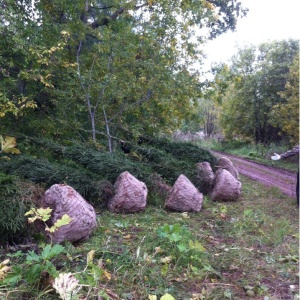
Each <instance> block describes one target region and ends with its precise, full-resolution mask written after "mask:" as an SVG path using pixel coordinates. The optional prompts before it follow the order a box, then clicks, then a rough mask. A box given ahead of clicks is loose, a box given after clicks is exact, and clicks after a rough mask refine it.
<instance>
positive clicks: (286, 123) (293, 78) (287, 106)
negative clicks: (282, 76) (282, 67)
mask: <svg viewBox="0 0 300 300" xmlns="http://www.w3.org/2000/svg"><path fill="white" fill-rule="evenodd" d="M278 94H279V96H280V97H281V98H282V103H281V104H276V105H274V106H273V109H272V124H273V125H274V126H278V127H279V128H281V130H280V132H279V134H280V135H282V136H287V137H288V138H289V142H290V143H291V144H292V145H296V144H298V143H299V55H296V56H295V58H294V60H293V64H292V65H291V67H290V70H289V74H288V81H287V83H286V85H285V90H284V91H282V92H279V93H278Z"/></svg>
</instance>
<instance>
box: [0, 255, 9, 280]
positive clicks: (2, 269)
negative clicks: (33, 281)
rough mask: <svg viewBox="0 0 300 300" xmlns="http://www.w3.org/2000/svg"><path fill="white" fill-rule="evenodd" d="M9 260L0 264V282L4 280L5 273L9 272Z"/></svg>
mask: <svg viewBox="0 0 300 300" xmlns="http://www.w3.org/2000/svg"><path fill="white" fill-rule="evenodd" d="M8 263H9V259H6V260H4V261H3V262H1V263H0V280H2V279H4V278H5V276H6V275H7V272H8V271H9V270H10V267H8V266H7V264H8Z"/></svg>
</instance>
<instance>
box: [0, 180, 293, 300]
mask: <svg viewBox="0 0 300 300" xmlns="http://www.w3.org/2000/svg"><path fill="white" fill-rule="evenodd" d="M242 184H243V192H242V196H241V198H240V200H239V201H237V202H226V203H213V202H212V201H210V200H209V199H208V198H205V200H204V203H203V208H202V210H201V211H200V212H199V213H189V214H182V213H171V212H167V211H165V210H164V209H163V208H162V207H158V206H148V207H147V209H146V211H145V212H143V213H140V214H129V215H122V214H120V215H119V214H113V213H110V212H108V211H107V210H103V211H101V212H100V213H99V215H98V225H99V226H98V228H97V230H96V231H95V232H94V233H93V235H92V236H91V238H90V239H89V240H88V241H86V242H82V243H79V244H77V245H75V246H73V245H70V244H67V245H66V249H67V254H66V255H64V256H62V257H57V258H56V260H55V264H56V266H57V269H58V270H59V272H61V273H63V272H72V273H75V272H79V273H78V274H77V277H78V278H80V280H82V281H83V282H88V283H89V284H90V285H92V282H93V280H92V279H91V276H92V275H91V274H94V275H95V273H93V272H92V271H91V270H92V269H91V266H89V267H87V262H86V260H87V254H88V253H89V251H91V250H94V251H95V253H94V257H93V263H94V265H97V266H98V267H99V269H100V270H101V272H102V273H101V274H100V275H99V276H98V281H97V287H98V289H99V290H106V293H107V294H109V293H110V294H111V295H112V294H114V295H118V296H119V297H120V298H122V299H133V300H142V299H149V298H148V297H149V296H148V295H157V298H158V299H159V298H160V296H162V295H164V294H166V293H169V294H171V295H172V296H173V297H174V298H175V299H177V300H185V299H195V300H196V299H205V300H208V299H211V300H213V299H215V300H216V299H220V300H221V299H222V300H223V299H236V300H240V299H257V300H258V299H269V300H280V299H282V300H283V299H298V298H297V295H296V291H297V288H296V290H292V289H291V286H292V287H293V286H295V285H298V281H299V277H298V274H299V273H298V272H299V266H298V263H299V256H298V251H299V225H298V221H299V218H298V217H299V215H298V212H299V210H298V207H297V206H296V200H295V199H292V198H289V197H287V196H284V195H283V194H281V193H280V192H279V191H278V190H276V189H268V188H266V187H264V186H262V185H260V184H259V183H257V182H253V181H250V180H248V179H246V178H244V177H242ZM8 254H9V249H8V250H5V251H4V249H1V257H0V259H1V261H2V260H4V259H5V258H7V255H8ZM10 259H11V264H12V265H14V264H22V259H23V258H22V256H21V257H10ZM94 265H93V266H94ZM25 267H26V266H25ZM85 269H86V271H85V272H83V271H84V270H85ZM93 270H94V269H93ZM0 274H1V273H0ZM89 276H90V277H89ZM93 278H95V276H94V277H93ZM93 284H94V286H95V284H96V283H95V282H93ZM7 289H8V290H11V289H14V291H15V292H13V293H11V294H10V297H8V299H25V295H26V296H27V298H26V299H39V297H40V296H42V298H43V299H58V297H57V295H55V294H51V293H46V294H45V293H44V292H45V291H44V292H42V291H38V290H31V291H30V288H29V286H28V285H26V284H25V282H21V283H20V284H19V285H18V286H15V287H1V286H0V299H5V296H7ZM21 290H22V291H21ZM24 291H26V292H24ZM88 291H90V293H89V297H88V299H97V298H96V297H92V293H91V289H89V288H88V287H87V288H84V289H82V290H81V292H80V293H82V296H87V293H88ZM109 291H110V292H109ZM1 292H2V296H1ZM43 293H44V294H43ZM1 297H2V298H1ZM73 299H76V298H75V297H74V298H73ZM81 299H83V298H81ZM103 299H105V298H103ZM107 299H109V298H107ZM111 299H114V298H112V297H111ZM115 299H117V298H115Z"/></svg>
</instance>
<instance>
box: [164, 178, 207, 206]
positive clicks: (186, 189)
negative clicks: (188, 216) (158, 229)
mask: <svg viewBox="0 0 300 300" xmlns="http://www.w3.org/2000/svg"><path fill="white" fill-rule="evenodd" d="M202 202H203V194H202V193H200V192H199V191H198V190H197V188H196V187H195V186H194V185H193V184H192V183H191V182H190V180H189V179H188V178H187V177H186V176H185V175H183V174H181V175H180V176H179V177H178V179H177V180H176V182H175V184H174V186H173V187H172V189H171V190H170V192H169V195H168V198H167V199H166V203H165V208H166V209H170V210H174V211H182V212H188V211H190V212H199V211H200V210H201V207H202Z"/></svg>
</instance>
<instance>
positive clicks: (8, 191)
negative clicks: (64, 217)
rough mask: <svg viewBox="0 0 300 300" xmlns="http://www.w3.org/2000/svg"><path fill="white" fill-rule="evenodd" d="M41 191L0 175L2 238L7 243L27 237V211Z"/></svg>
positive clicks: (9, 176) (0, 232)
mask: <svg viewBox="0 0 300 300" xmlns="http://www.w3.org/2000/svg"><path fill="white" fill-rule="evenodd" d="M38 194H39V189H38V188H37V187H34V186H33V185H32V184H28V183H25V182H20V181H18V180H17V178H16V177H15V176H11V175H6V174H3V173H0V236H1V241H2V242H5V241H8V240H11V239H12V238H14V239H17V238H19V237H22V236H24V235H26V233H28V232H27V222H26V218H25V216H24V214H25V212H26V210H27V209H28V208H29V207H30V206H31V205H32V204H33V202H34V200H35V199H36V198H37V197H38Z"/></svg>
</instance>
